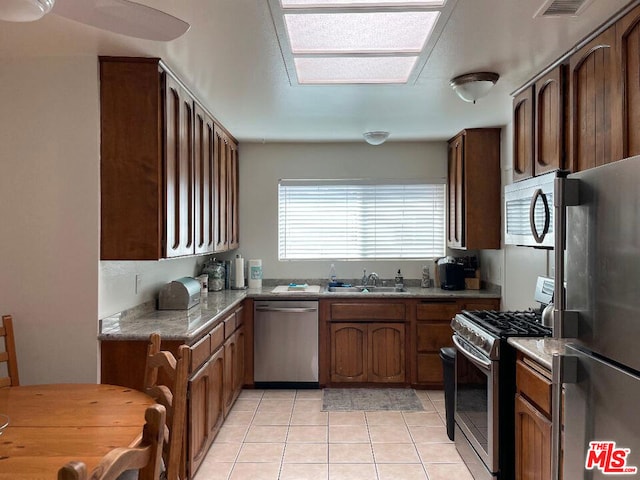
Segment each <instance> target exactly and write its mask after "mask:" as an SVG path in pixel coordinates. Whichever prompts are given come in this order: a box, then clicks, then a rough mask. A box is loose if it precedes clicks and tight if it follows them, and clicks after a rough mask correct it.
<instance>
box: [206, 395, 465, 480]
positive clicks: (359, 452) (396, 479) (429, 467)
mask: <svg viewBox="0 0 640 480" xmlns="http://www.w3.org/2000/svg"><path fill="white" fill-rule="evenodd" d="M417 394H418V397H419V398H420V400H421V401H422V404H423V406H424V411H423V412H380V411H377V412H360V411H353V412H323V411H322V391H321V390H244V391H243V392H242V393H241V394H240V397H239V398H238V400H237V401H236V404H235V405H234V407H233V409H232V411H231V412H230V414H229V416H228V418H227V420H226V421H225V424H224V426H223V427H222V429H221V431H220V433H219V434H218V436H217V437H216V440H215V442H214V443H213V445H212V446H211V449H210V450H209V453H208V454H207V457H206V458H205V460H204V462H203V463H202V466H201V467H200V470H199V471H198V473H197V474H196V477H195V480H222V479H224V480H453V479H455V480H472V477H471V475H470V474H469V471H468V470H467V468H466V467H465V465H464V463H462V459H461V458H460V456H459V455H458V452H457V451H456V448H455V445H454V444H453V442H450V441H449V439H448V438H447V433H446V429H445V423H444V395H443V392H442V391H417Z"/></svg>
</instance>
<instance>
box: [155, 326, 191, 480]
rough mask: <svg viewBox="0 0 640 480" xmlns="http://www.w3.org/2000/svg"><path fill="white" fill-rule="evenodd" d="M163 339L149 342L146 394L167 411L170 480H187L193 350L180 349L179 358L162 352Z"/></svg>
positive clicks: (166, 458) (165, 455)
mask: <svg viewBox="0 0 640 480" xmlns="http://www.w3.org/2000/svg"><path fill="white" fill-rule="evenodd" d="M160 344H161V339H160V335H158V334H157V333H154V334H152V335H151V336H150V338H149V345H148V348H147V363H146V368H145V392H146V393H147V394H148V395H150V396H151V397H153V398H154V399H155V400H156V401H157V402H159V403H161V404H163V405H165V406H166V408H167V428H168V430H169V434H168V442H167V443H165V446H164V450H163V455H162V456H163V458H164V462H165V468H166V472H165V473H166V478H167V480H184V478H185V468H184V465H185V462H184V458H186V457H185V453H186V452H184V451H183V450H184V449H183V446H184V434H185V431H186V418H187V417H186V414H187V381H188V376H189V360H190V352H191V350H190V349H189V347H187V346H186V345H181V346H180V347H179V348H178V352H177V355H176V356H174V355H173V354H172V353H171V352H168V351H161V350H160ZM159 379H161V381H163V382H166V383H167V385H163V384H162V383H160V380H159Z"/></svg>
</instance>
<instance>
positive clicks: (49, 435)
mask: <svg viewBox="0 0 640 480" xmlns="http://www.w3.org/2000/svg"><path fill="white" fill-rule="evenodd" d="M154 403H155V402H154V401H153V399H152V398H151V397H149V396H148V395H146V394H144V393H142V392H139V391H136V390H133V389H131V388H126V387H120V386H115V385H100V384H55V385H29V386H20V387H8V388H0V414H4V415H7V416H8V417H9V426H8V427H7V428H6V429H5V431H4V432H3V433H2V434H1V435H0V479H1V480H9V479H11V480H22V479H24V480H26V479H29V480H55V479H56V478H57V472H58V469H59V468H60V467H62V466H63V465H64V464H65V463H67V462H69V461H70V460H80V461H82V462H84V463H85V464H86V465H87V468H88V469H89V471H91V470H92V469H93V468H94V467H95V466H96V465H97V464H98V462H100V460H101V459H102V457H104V455H106V454H107V453H108V452H109V451H110V450H112V449H114V448H116V447H127V446H133V445H135V444H136V443H138V442H139V441H140V438H141V433H142V427H143V425H144V422H145V419H144V412H145V410H146V408H147V407H148V406H149V405H152V404H154Z"/></svg>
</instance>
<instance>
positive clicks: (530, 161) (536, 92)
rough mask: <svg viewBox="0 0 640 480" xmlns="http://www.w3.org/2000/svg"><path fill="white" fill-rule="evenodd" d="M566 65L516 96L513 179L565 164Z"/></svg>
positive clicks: (552, 71) (557, 167) (514, 101)
mask: <svg viewBox="0 0 640 480" xmlns="http://www.w3.org/2000/svg"><path fill="white" fill-rule="evenodd" d="M565 91H566V88H565V66H564V65H558V66H557V67H555V68H554V69H553V70H551V71H550V72H548V73H547V74H546V75H544V76H543V77H542V78H540V79H538V81H536V82H535V84H533V85H530V86H529V87H527V88H526V89H525V90H523V91H522V92H520V93H519V94H518V95H517V96H516V97H514V99H513V128H514V133H513V147H514V148H513V181H514V182H515V181H518V180H523V179H525V178H530V177H532V176H535V175H540V174H542V173H546V172H550V171H552V170H557V169H559V168H562V167H563V166H564V125H565V102H566V95H565Z"/></svg>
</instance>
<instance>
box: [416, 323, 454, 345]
mask: <svg viewBox="0 0 640 480" xmlns="http://www.w3.org/2000/svg"><path fill="white" fill-rule="evenodd" d="M417 329H418V339H417V347H418V352H435V353H438V352H439V351H440V349H441V348H442V347H452V346H453V341H452V340H451V336H452V335H453V330H452V329H451V326H450V325H449V322H448V321H444V322H428V323H427V322H424V323H423V322H421V323H418V326H417Z"/></svg>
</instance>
